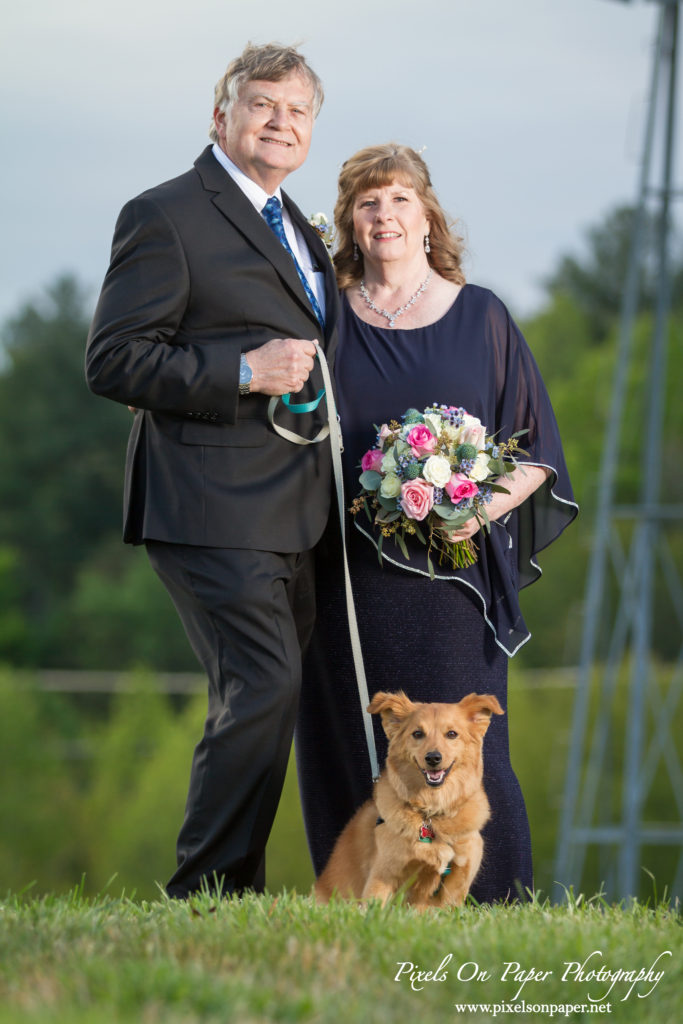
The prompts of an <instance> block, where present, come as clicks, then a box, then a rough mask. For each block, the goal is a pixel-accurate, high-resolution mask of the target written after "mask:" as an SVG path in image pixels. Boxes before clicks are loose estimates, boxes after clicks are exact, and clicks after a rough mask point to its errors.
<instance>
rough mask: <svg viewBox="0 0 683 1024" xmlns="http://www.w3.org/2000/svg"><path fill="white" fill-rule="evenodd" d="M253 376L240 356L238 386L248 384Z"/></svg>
mask: <svg viewBox="0 0 683 1024" xmlns="http://www.w3.org/2000/svg"><path fill="white" fill-rule="evenodd" d="M253 376H254V372H253V370H252V368H251V366H250V365H249V363H248V362H247V360H246V359H245V358H244V356H242V358H241V359H240V384H248V383H249V381H250V380H251V378H252V377H253Z"/></svg>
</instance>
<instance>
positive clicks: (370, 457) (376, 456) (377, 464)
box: [360, 448, 384, 473]
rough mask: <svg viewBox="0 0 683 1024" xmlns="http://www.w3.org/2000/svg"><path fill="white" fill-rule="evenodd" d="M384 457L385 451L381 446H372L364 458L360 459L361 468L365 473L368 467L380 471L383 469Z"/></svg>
mask: <svg viewBox="0 0 683 1024" xmlns="http://www.w3.org/2000/svg"><path fill="white" fill-rule="evenodd" d="M383 458H384V452H383V451H382V449H381V448H371V449H370V451H369V452H366V453H365V455H364V456H363V458H362V459H361V460H360V468H361V469H362V470H363V472H364V473H365V472H366V471H367V470H368V469H372V470H374V471H375V472H376V473H379V472H380V470H381V469H382V459H383Z"/></svg>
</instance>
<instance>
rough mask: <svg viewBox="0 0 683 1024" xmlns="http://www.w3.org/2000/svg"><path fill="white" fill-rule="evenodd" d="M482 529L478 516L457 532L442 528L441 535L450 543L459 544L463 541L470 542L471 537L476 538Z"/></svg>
mask: <svg viewBox="0 0 683 1024" xmlns="http://www.w3.org/2000/svg"><path fill="white" fill-rule="evenodd" d="M480 529H481V523H480V522H479V520H478V519H477V517H476V516H472V518H471V519H468V520H467V522H466V523H463V524H462V526H459V527H458V529H457V530H449V529H448V528H447V527H444V526H442V527H440V529H439V533H440V534H441V536H442V537H444V538H445V539H446V540H448V541H452V542H453V543H457V542H458V541H461V540H469V538H470V537H474V535H475V533H478V532H479V530H480Z"/></svg>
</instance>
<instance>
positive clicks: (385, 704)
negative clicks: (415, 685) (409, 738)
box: [368, 690, 415, 739]
mask: <svg viewBox="0 0 683 1024" xmlns="http://www.w3.org/2000/svg"><path fill="white" fill-rule="evenodd" d="M414 710H415V705H414V704H413V702H412V701H411V700H409V699H408V698H407V697H406V695H405V693H403V691H402V690H399V692H398V693H383V692H382V691H380V692H379V693H376V694H375V696H374V697H373V698H372V700H371V701H370V703H369V704H368V711H369V712H370V714H371V715H376V714H380V715H381V716H382V728H383V729H384V731H385V733H386V734H387V736H388V737H389V739H391V737H392V736H393V734H394V733H395V732H396V729H397V728H398V726H399V725H400V724H401V722H402V721H403V719H404V718H406V717H407V716H408V715H410V714H411V713H412V712H413V711H414Z"/></svg>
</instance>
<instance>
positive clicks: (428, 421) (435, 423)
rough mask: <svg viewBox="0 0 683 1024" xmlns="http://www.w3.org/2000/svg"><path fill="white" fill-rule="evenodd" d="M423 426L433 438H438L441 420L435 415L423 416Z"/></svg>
mask: <svg viewBox="0 0 683 1024" xmlns="http://www.w3.org/2000/svg"><path fill="white" fill-rule="evenodd" d="M425 425H426V426H428V427H429V429H430V430H431V432H432V434H433V435H434V437H438V436H439V434H440V433H441V430H442V428H443V420H442V419H441V417H440V416H437V415H436V413H430V414H428V415H427V416H425Z"/></svg>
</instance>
